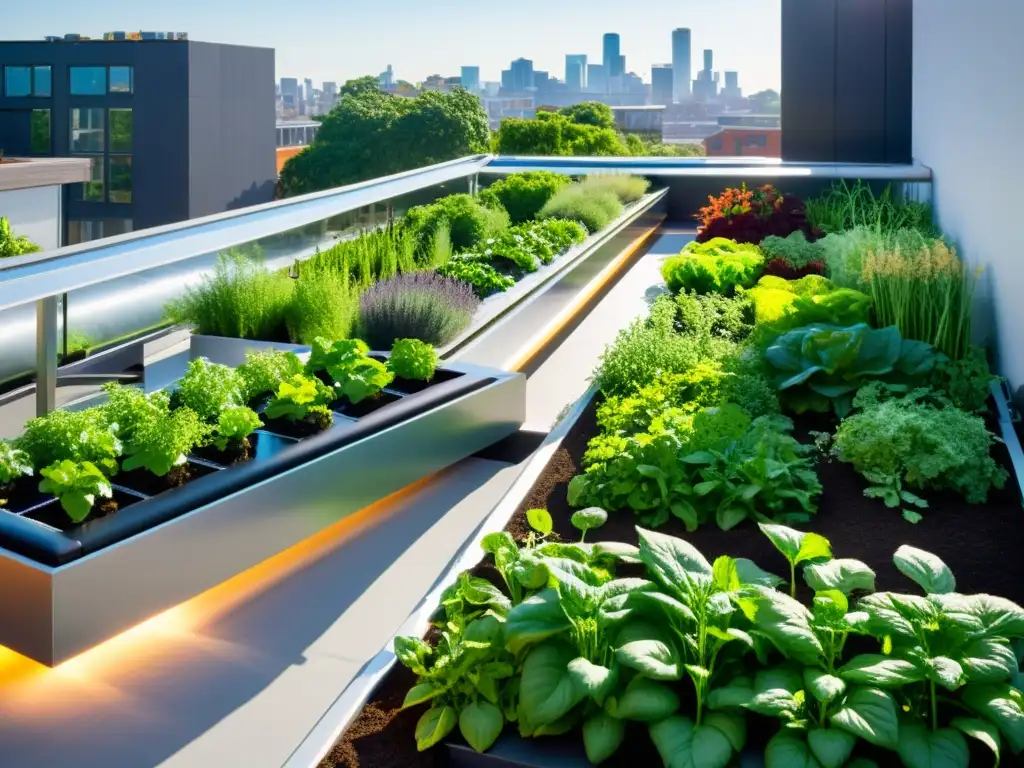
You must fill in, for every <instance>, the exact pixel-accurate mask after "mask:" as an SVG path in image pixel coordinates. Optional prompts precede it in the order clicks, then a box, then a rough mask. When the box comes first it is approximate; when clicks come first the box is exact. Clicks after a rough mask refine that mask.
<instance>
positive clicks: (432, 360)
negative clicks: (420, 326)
mask: <svg viewBox="0 0 1024 768" xmlns="http://www.w3.org/2000/svg"><path fill="white" fill-rule="evenodd" d="M388 368H389V369H390V370H391V372H392V373H394V374H395V376H398V377H400V378H403V379H407V380H410V381H412V380H422V381H430V380H431V379H432V378H434V371H436V370H437V352H436V351H435V350H434V348H433V347H432V346H431V345H430V344H427V343H425V342H422V341H420V340H419V339H399V340H398V341H396V342H395V345H394V346H393V347H391V356H390V357H389V358H388Z"/></svg>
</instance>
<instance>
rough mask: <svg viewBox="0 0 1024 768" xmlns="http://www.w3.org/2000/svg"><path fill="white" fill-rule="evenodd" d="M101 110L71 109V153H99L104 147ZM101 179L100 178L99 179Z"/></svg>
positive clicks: (90, 108)
mask: <svg viewBox="0 0 1024 768" xmlns="http://www.w3.org/2000/svg"><path fill="white" fill-rule="evenodd" d="M103 112H104V110H102V109H95V108H92V107H89V108H81V107H73V108H72V109H71V152H72V153H82V152H99V153H102V152H103V151H104V150H105V149H106V147H105V142H104V130H103ZM101 178H102V177H101Z"/></svg>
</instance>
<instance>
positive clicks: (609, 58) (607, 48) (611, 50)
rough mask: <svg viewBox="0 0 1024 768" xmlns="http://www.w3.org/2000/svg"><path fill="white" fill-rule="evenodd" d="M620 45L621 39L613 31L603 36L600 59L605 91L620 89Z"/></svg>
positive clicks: (610, 91)
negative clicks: (602, 66) (602, 67)
mask: <svg viewBox="0 0 1024 768" xmlns="http://www.w3.org/2000/svg"><path fill="white" fill-rule="evenodd" d="M620 46H621V41H620V39H619V36H618V34H616V33H615V32H609V33H608V34H606V35H605V36H604V40H603V45H602V52H603V56H602V60H603V65H604V78H605V92H607V93H617V92H618V91H619V90H621V87H620V83H621V80H622V64H623V61H622V53H621V50H620Z"/></svg>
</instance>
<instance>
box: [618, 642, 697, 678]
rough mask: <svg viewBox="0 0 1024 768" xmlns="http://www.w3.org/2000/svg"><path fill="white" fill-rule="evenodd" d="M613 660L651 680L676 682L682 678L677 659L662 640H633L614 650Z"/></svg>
mask: <svg viewBox="0 0 1024 768" xmlns="http://www.w3.org/2000/svg"><path fill="white" fill-rule="evenodd" d="M615 658H616V659H617V660H618V662H619V663H620V664H621V665H622V666H624V667H628V668H629V669H635V670H636V671H637V672H639V673H640V674H642V675H646V676H647V677H649V678H651V679H652V680H678V679H680V678H681V677H682V676H683V668H682V666H681V665H680V663H679V657H678V656H677V655H676V652H675V651H674V650H673V648H672V646H671V645H669V644H668V643H666V642H664V641H662V640H634V641H632V642H629V643H626V644H625V645H623V646H621V647H619V648H616V649H615Z"/></svg>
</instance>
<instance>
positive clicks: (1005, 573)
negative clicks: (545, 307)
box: [320, 402, 1024, 768]
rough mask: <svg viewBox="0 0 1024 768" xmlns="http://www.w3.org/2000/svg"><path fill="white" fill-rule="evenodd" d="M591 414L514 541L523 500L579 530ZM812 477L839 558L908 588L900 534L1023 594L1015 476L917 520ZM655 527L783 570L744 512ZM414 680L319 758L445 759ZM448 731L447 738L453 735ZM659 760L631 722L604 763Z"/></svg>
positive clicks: (552, 468) (974, 580)
mask: <svg viewBox="0 0 1024 768" xmlns="http://www.w3.org/2000/svg"><path fill="white" fill-rule="evenodd" d="M596 413H597V403H596V402H595V403H591V404H590V406H589V407H588V408H587V409H586V410H585V411H584V412H583V414H581V416H580V418H579V420H578V421H577V422H576V424H575V425H574V427H573V428H572V429H571V430H570V432H569V434H568V435H566V437H565V439H564V440H563V441H562V445H561V446H560V448H559V450H558V451H557V452H556V453H555V454H554V456H552V458H551V460H550V461H549V462H548V464H547V466H546V467H545V469H544V471H543V472H542V473H541V475H540V476H539V477H538V479H537V480H536V482H535V483H534V485H533V487H532V488H531V489H530V491H529V493H528V494H527V496H526V498H525V499H524V501H523V504H522V506H521V507H520V508H519V509H518V510H517V511H516V513H515V514H514V515H513V517H512V519H511V520H510V521H509V523H508V525H507V526H506V530H507V531H509V532H510V533H511V534H512V535H513V536H514V537H515V538H516V539H523V538H525V537H526V536H527V535H528V533H529V531H530V528H529V526H528V525H527V522H526V510H528V509H533V508H537V507H543V508H546V509H547V510H548V511H549V512H550V513H551V516H552V518H553V520H554V526H555V532H556V533H557V534H558V535H559V536H560V537H562V538H563V539H565V540H567V541H575V540H578V538H579V532H578V531H577V530H576V529H575V528H573V527H572V525H571V523H570V522H569V518H570V516H571V514H572V511H573V510H572V509H570V508H569V506H568V504H567V502H566V493H567V488H568V484H569V481H570V480H571V479H572V478H573V477H574V476H575V475H576V474H578V473H579V472H580V471H581V470H582V457H583V454H584V452H585V451H586V447H587V443H588V442H589V440H590V438H591V437H592V436H593V435H594V434H596V432H597V419H596ZM834 426H835V425H834V423H833V422H832V421H831V419H829V418H824V417H821V416H811V417H800V418H798V419H796V431H795V434H796V436H797V437H798V438H799V439H800V440H801V441H802V442H811V441H812V439H811V438H810V437H809V435H808V433H809V432H812V431H823V432H824V431H828V432H832V431H834ZM991 426H994V425H990V427H991ZM993 456H994V457H995V458H996V460H997V461H998V462H999V463H1000V464H1001V465H1002V466H1004V467H1006V468H1007V469H1009V468H1010V461H1009V453H1008V451H1007V450H1006V448H1005V447H1004V446H1002V445H1001V444H1000V445H998V446H997V447H996V448H995V449H994V450H993ZM818 476H819V479H820V480H821V483H822V485H823V487H824V490H823V493H822V495H821V497H820V499H819V504H818V513H817V515H815V516H814V518H813V519H812V520H811V522H810V523H809V524H807V525H803V526H798V527H800V528H802V529H804V530H810V531H814V532H816V533H819V534H821V535H823V536H825V537H826V538H828V539H829V540H830V541H831V542H832V549H833V552H834V553H835V555H836V557H850V558H856V559H859V560H863V561H864V562H865V563H867V564H868V565H869V566H871V567H872V568H873V569H874V570H875V573H876V588H877V589H879V590H893V591H908V592H916V591H917V589H916V586H915V585H914V584H912V583H911V582H910V581H908V580H907V579H905V578H904V577H903V576H902V575H901V574H900V573H899V571H898V570H897V569H896V567H895V566H894V565H893V562H892V555H893V553H894V552H895V551H896V549H897V548H898V547H899V546H900V545H901V544H910V545H912V546H915V547H918V548H921V549H924V550H927V551H929V552H933V553H935V554H936V555H938V556H939V557H941V558H942V559H943V560H944V561H945V562H946V563H947V565H949V567H950V568H951V569H952V570H953V573H954V574H955V575H956V579H957V589H958V591H960V592H963V593H990V594H995V595H999V596H1001V597H1005V598H1008V599H1010V600H1013V601H1015V602H1017V603H1021V604H1024V558H1022V557H1020V556H1019V554H1018V550H1019V547H1020V544H1021V543H1022V542H1024V510H1022V507H1021V502H1020V498H1019V495H1018V492H1017V486H1016V483H1015V481H1014V478H1013V477H1012V476H1011V477H1010V479H1009V480H1008V481H1007V484H1006V488H1005V489H1004V490H1002V491H992V492H990V494H989V499H988V503H986V504H975V505H971V504H966V503H964V502H963V501H962V500H961V499H959V498H958V497H955V496H952V495H951V494H921V495H922V496H924V497H925V498H927V499H928V501H929V505H930V506H929V508H928V509H925V510H921V514H922V516H923V519H922V520H921V522H919V523H917V524H916V525H913V524H911V523H908V522H907V521H905V520H904V519H903V518H902V516H901V515H900V512H899V510H893V509H888V508H887V507H886V506H885V505H884V504H882V503H881V502H880V501H877V500H874V499H869V498H867V497H865V496H864V487H865V485H866V483H865V482H864V481H863V479H862V478H860V477H859V476H858V475H857V473H856V472H855V471H854V470H853V468H852V467H851V466H850V465H848V464H843V463H840V462H838V461H832V462H827V461H822V462H821V463H819V466H818ZM637 522H638V520H637V519H636V518H635V516H634V515H633V514H632V513H631V512H629V511H620V512H614V513H612V514H609V518H608V522H607V523H606V524H605V525H604V526H603V527H602V528H600V529H598V530H596V531H592V532H591V533H590V535H589V536H588V540H590V541H624V542H628V543H631V544H636V543H637V536H636V529H635V526H636V524H637ZM659 530H660V531H661V532H663V533H667V534H671V535H673V536H679V537H681V538H685V539H686V540H687V541H689V542H690V543H692V544H693V545H694V546H696V547H697V548H698V549H699V550H700V551H701V552H702V553H703V554H704V556H705V557H706V558H707V559H708V560H711V561H713V560H714V558H716V557H718V556H719V555H723V554H728V555H731V556H732V557H747V558H750V559H752V560H754V561H755V562H756V563H757V564H758V565H760V566H761V567H762V568H764V569H766V570H768V571H771V572H774V573H776V574H778V575H780V576H783V577H785V576H787V575H788V574H787V573H786V571H787V567H786V563H785V560H784V559H783V558H782V556H781V555H780V554H778V553H777V552H776V551H775V549H774V547H773V546H772V544H771V542H769V541H768V539H767V538H765V537H764V536H763V535H762V534H761V532H760V531H759V530H758V529H757V527H756V524H755V523H753V522H750V521H747V522H745V523H743V524H741V525H739V526H737V527H736V528H734V529H733V530H732V531H721V530H719V529H718V528H717V527H716V526H714V525H713V524H712V525H705V526H702V527H701V528H700V529H698V530H697V531H696V532H694V533H687V532H686V530H685V528H684V526H683V525H682V523H681V522H680V521H678V520H675V519H672V520H671V521H670V522H669V523H667V524H666V525H665V526H663V527H662V528H660V529H659ZM473 573H474V574H475V575H478V576H483V577H485V578H488V579H489V580H491V581H494V582H495V583H499V577H498V576H497V573H496V571H494V569H493V566H491V565H490V564H489V563H486V562H481V563H480V565H478V566H477V567H476V568H474V569H473ZM622 575H632V574H625V573H623V574H622ZM801 586H802V585H801ZM800 597H801V598H802V599H803V600H804V602H805V603H806V602H808V601H809V600H810V597H811V595H810V592H809V591H808V590H806V588H804V591H803V594H801V595H800ZM854 650H858V649H854ZM864 650H865V651H870V650H871V649H868V648H865V649H864ZM413 682H414V677H413V675H412V674H411V673H410V672H409V671H408V670H407V669H405V668H404V667H402V666H401V665H399V664H396V665H395V667H394V668H393V669H392V671H391V672H390V673H389V674H388V676H387V677H386V678H385V679H384V681H383V682H382V683H381V685H380V686H379V687H378V689H377V690H376V691H375V692H374V695H373V700H372V701H371V702H370V703H369V704H368V705H367V706H366V707H365V708H364V710H363V712H362V713H361V714H360V715H359V717H358V718H357V719H356V721H355V723H354V724H353V725H352V727H351V728H350V729H349V730H348V732H347V733H346V734H345V735H344V737H343V738H342V740H341V741H340V742H339V743H338V744H337V745H336V746H335V748H334V749H333V750H332V752H331V753H330V754H329V755H328V757H327V758H325V759H324V761H323V762H322V763H321V765H320V768H342V767H345V768H356V767H357V766H358V768H390V767H391V766H395V768H405V767H406V766H429V767H430V768H435V766H437V765H438V764H439V761H440V760H441V759H442V758H441V757H440V756H439V755H438V754H436V753H437V752H438V750H430V751H428V752H425V753H419V752H417V751H416V741H415V738H414V733H415V728H416V721H417V720H418V719H419V717H420V715H421V714H422V712H423V711H424V709H425V706H420V707H414V708H412V709H409V710H406V711H399V710H398V707H400V706H401V702H402V699H403V697H404V696H405V693H406V692H407V691H408V689H409V688H410V687H411V686H412V684H413ZM677 691H678V693H679V695H680V698H681V700H682V706H681V708H680V711H682V712H692V711H693V710H694V709H695V705H694V702H693V700H692V687H691V686H688V685H686V684H684V683H681V684H680V685H679V686H678V687H677ZM514 727H515V726H514V725H507V726H506V728H513V729H514ZM747 728H748V738H747V743H748V745H749V746H750V747H751V748H753V749H755V750H761V749H763V747H764V745H765V744H766V743H767V741H768V740H769V739H770V738H771V737H772V735H774V733H776V731H777V730H778V723H777V722H776V721H773V720H771V719H769V718H764V717H755V716H751V717H748V718H747ZM457 731H458V729H456V731H455V733H454V734H453V736H452V738H455V739H458V738H459V736H458V732H457ZM559 738H567V739H579V738H580V736H579V733H578V731H574V732H572V733H570V734H568V735H566V736H565V737H559ZM969 741H970V740H969ZM971 750H972V760H971V765H975V764H977V765H986V764H990V763H991V756H990V755H986V754H984V748H983V747H979V748H978V749H976V747H975V745H974V744H972V745H971ZM856 754H857V756H862V757H870V758H873V759H874V760H875V761H876V762H877V764H878V765H882V766H888V765H896V764H897V762H898V758H896V757H895V755H894V754H893V753H892V752H886V751H883V750H876V749H874V748H871V747H869V746H868V745H866V744H864V743H859V745H858V749H857V753H856ZM986 761H987V762H986ZM661 764H662V763H661V759H660V758H659V756H658V754H657V751H656V750H655V748H654V745H653V743H652V742H651V740H650V738H649V736H648V735H647V733H646V727H645V726H644V725H643V724H638V723H630V724H629V726H628V730H627V736H626V742H625V743H624V744H623V746H622V747H621V748H620V749H619V751H618V752H617V753H616V754H615V755H614V756H613V757H612V758H611V759H610V760H608V761H606V762H605V763H602V766H605V767H606V768H637V767H638V766H643V767H644V768H655V767H656V766H660V765H661ZM1003 764H1004V765H1017V764H1018V762H1014V761H1013V756H1012V754H1009V752H1008V750H1007V754H1005V755H1004V760H1003Z"/></svg>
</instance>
